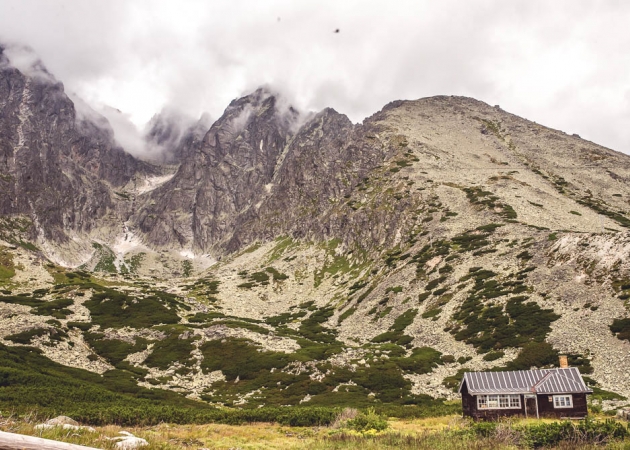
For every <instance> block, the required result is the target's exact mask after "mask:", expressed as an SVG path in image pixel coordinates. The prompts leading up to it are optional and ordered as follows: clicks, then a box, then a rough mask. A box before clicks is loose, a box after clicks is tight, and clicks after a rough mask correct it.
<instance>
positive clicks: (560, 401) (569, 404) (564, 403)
mask: <svg viewBox="0 0 630 450" xmlns="http://www.w3.org/2000/svg"><path fill="white" fill-rule="evenodd" d="M553 407H554V408H573V398H572V396H571V395H554V396H553Z"/></svg>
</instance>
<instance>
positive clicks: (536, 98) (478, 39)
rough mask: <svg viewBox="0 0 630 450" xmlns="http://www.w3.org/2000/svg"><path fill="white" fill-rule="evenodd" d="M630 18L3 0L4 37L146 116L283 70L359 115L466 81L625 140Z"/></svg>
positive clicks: (317, 102)
mask: <svg viewBox="0 0 630 450" xmlns="http://www.w3.org/2000/svg"><path fill="white" fill-rule="evenodd" d="M278 19H280V20H278ZM628 22H630V4H625V3H622V2H605V3H598V4H597V8H595V7H594V6H593V4H592V2H590V1H586V0H558V1H555V2H552V3H550V2H547V1H544V0H527V1H525V0H515V1H512V2H504V1H501V0H480V1H477V2H461V1H455V0H446V1H444V2H438V3H436V2H432V1H429V0H420V1H417V0H415V1H411V0H401V1H400V2H396V3H394V4H392V3H391V2H384V1H376V2H370V3H365V2H360V1H358V0H349V1H347V2H341V3H340V2H333V1H332V0H331V1H328V0H323V1H322V2H317V3H303V2H302V3H300V2H293V1H289V0H272V1H269V2H255V1H244V2H229V1H227V0H218V1H213V2H204V1H201V0H189V1H182V2H177V3H173V2H167V1H159V0H156V1H149V0H138V1H134V2H127V1H123V0H112V1H110V2H103V3H93V2H83V1H80V0H64V1H58V2H57V1H56V2H41V1H36V0H5V1H3V2H2V3H1V4H0V39H5V40H7V39H8V40H11V41H13V42H20V43H23V44H25V45H30V46H31V47H33V48H34V49H35V51H36V52H37V53H38V54H39V55H40V56H41V57H42V59H43V61H44V63H45V64H46V66H47V67H48V69H49V71H50V72H51V73H53V74H54V75H55V76H56V77H57V78H58V79H59V80H61V81H63V83H64V84H65V86H66V87H67V88H68V90H70V91H73V92H76V93H77V95H79V96H81V97H82V98H84V99H85V101H86V102H87V103H88V104H90V105H92V107H93V108H94V109H97V110H98V109H99V107H102V105H111V106H112V107H114V108H116V109H119V110H120V111H122V112H123V113H124V114H126V115H127V116H126V118H127V119H129V120H130V121H131V122H132V123H133V124H134V125H135V126H136V128H138V129H143V128H144V127H145V125H146V124H147V122H149V120H150V119H151V117H153V116H154V114H155V113H156V112H157V111H160V110H162V108H163V107H165V106H166V105H170V106H172V107H174V108H177V109H178V110H180V111H182V112H183V113H184V114H185V115H187V116H190V117H200V115H201V114H202V113H203V112H204V111H208V112H209V113H210V114H211V115H212V116H213V117H219V116H220V115H221V114H222V112H223V110H224V109H225V107H226V105H228V104H229V103H230V101H231V100H232V99H234V98H237V97H239V95H240V94H242V93H243V92H252V91H254V90H255V89H256V88H257V87H258V86H261V85H265V84H270V85H272V86H279V87H281V90H282V93H283V94H285V96H286V97H287V98H290V99H291V100H292V101H291V103H292V104H293V105H294V107H295V108H296V109H298V110H300V111H320V110H322V109H323V108H325V107H333V108H335V109H336V110H338V111H340V112H342V113H344V114H346V115H348V117H350V119H351V120H352V121H353V122H360V121H361V120H363V118H365V117H366V116H369V115H371V114H373V113H374V112H376V111H378V110H379V109H380V108H381V107H382V106H383V105H385V104H386V103H388V102H390V101H392V100H396V99H415V98H420V97H427V96H433V95H439V94H447V95H466V96H470V97H474V98H477V99H480V100H483V101H485V102H488V103H490V104H500V105H501V106H502V107H503V108H504V109H506V110H508V111H511V112H514V113H516V114H518V115H521V116H524V117H527V118H529V119H532V120H535V121H537V122H540V123H544V124H546V125H549V126H552V127H554V128H559V129H562V130H564V131H566V132H569V133H579V134H580V135H581V136H583V137H585V138H587V139H590V140H593V141H596V142H599V143H601V144H604V145H607V146H609V147H612V148H614V149H616V150H621V151H626V152H630V129H629V128H628V127H627V122H628V119H630V100H629V99H630V87H629V86H628V84H627V79H628V73H629V72H630V58H629V57H628V54H627V48H628V47H629V46H630V34H629V33H627V31H626V28H627V23H628ZM337 29H339V30H340V31H339V32H338V33H335V30H337ZM60 30H63V32H61V31H60ZM99 105H100V106H99ZM114 128H115V127H114Z"/></svg>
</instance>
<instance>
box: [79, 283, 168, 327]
mask: <svg viewBox="0 0 630 450" xmlns="http://www.w3.org/2000/svg"><path fill="white" fill-rule="evenodd" d="M101 290H102V292H95V293H94V294H93V295H92V298H91V299H90V300H88V301H86V302H85V303H84V305H85V306H86V307H87V308H88V309H89V310H90V314H91V316H92V323H94V324H96V325H100V326H101V327H102V328H123V327H132V328H149V327H151V326H153V325H159V324H174V323H177V322H179V316H178V315H177V312H176V309H175V307H177V306H179V305H180V304H179V302H178V301H176V300H174V298H173V296H172V295H171V296H169V295H168V294H166V293H159V292H153V293H152V295H150V296H148V297H146V298H135V297H132V296H130V295H128V294H126V293H123V292H119V291H116V290H114V289H108V288H101ZM166 305H168V306H170V308H167V306H166Z"/></svg>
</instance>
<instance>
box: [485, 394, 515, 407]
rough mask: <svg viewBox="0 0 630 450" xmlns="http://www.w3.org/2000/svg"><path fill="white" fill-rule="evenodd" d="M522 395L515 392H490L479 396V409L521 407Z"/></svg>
mask: <svg viewBox="0 0 630 450" xmlns="http://www.w3.org/2000/svg"><path fill="white" fill-rule="evenodd" d="M520 408H521V396H520V395H514V394H489V395H478V396H477V409H520Z"/></svg>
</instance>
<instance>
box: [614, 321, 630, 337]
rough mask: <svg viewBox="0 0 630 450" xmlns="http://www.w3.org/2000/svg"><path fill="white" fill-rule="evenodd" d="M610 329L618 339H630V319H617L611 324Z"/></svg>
mask: <svg viewBox="0 0 630 450" xmlns="http://www.w3.org/2000/svg"><path fill="white" fill-rule="evenodd" d="M610 331H612V333H613V334H614V335H615V336H617V338H618V339H621V340H627V341H630V319H615V320H613V323H612V325H610Z"/></svg>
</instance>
